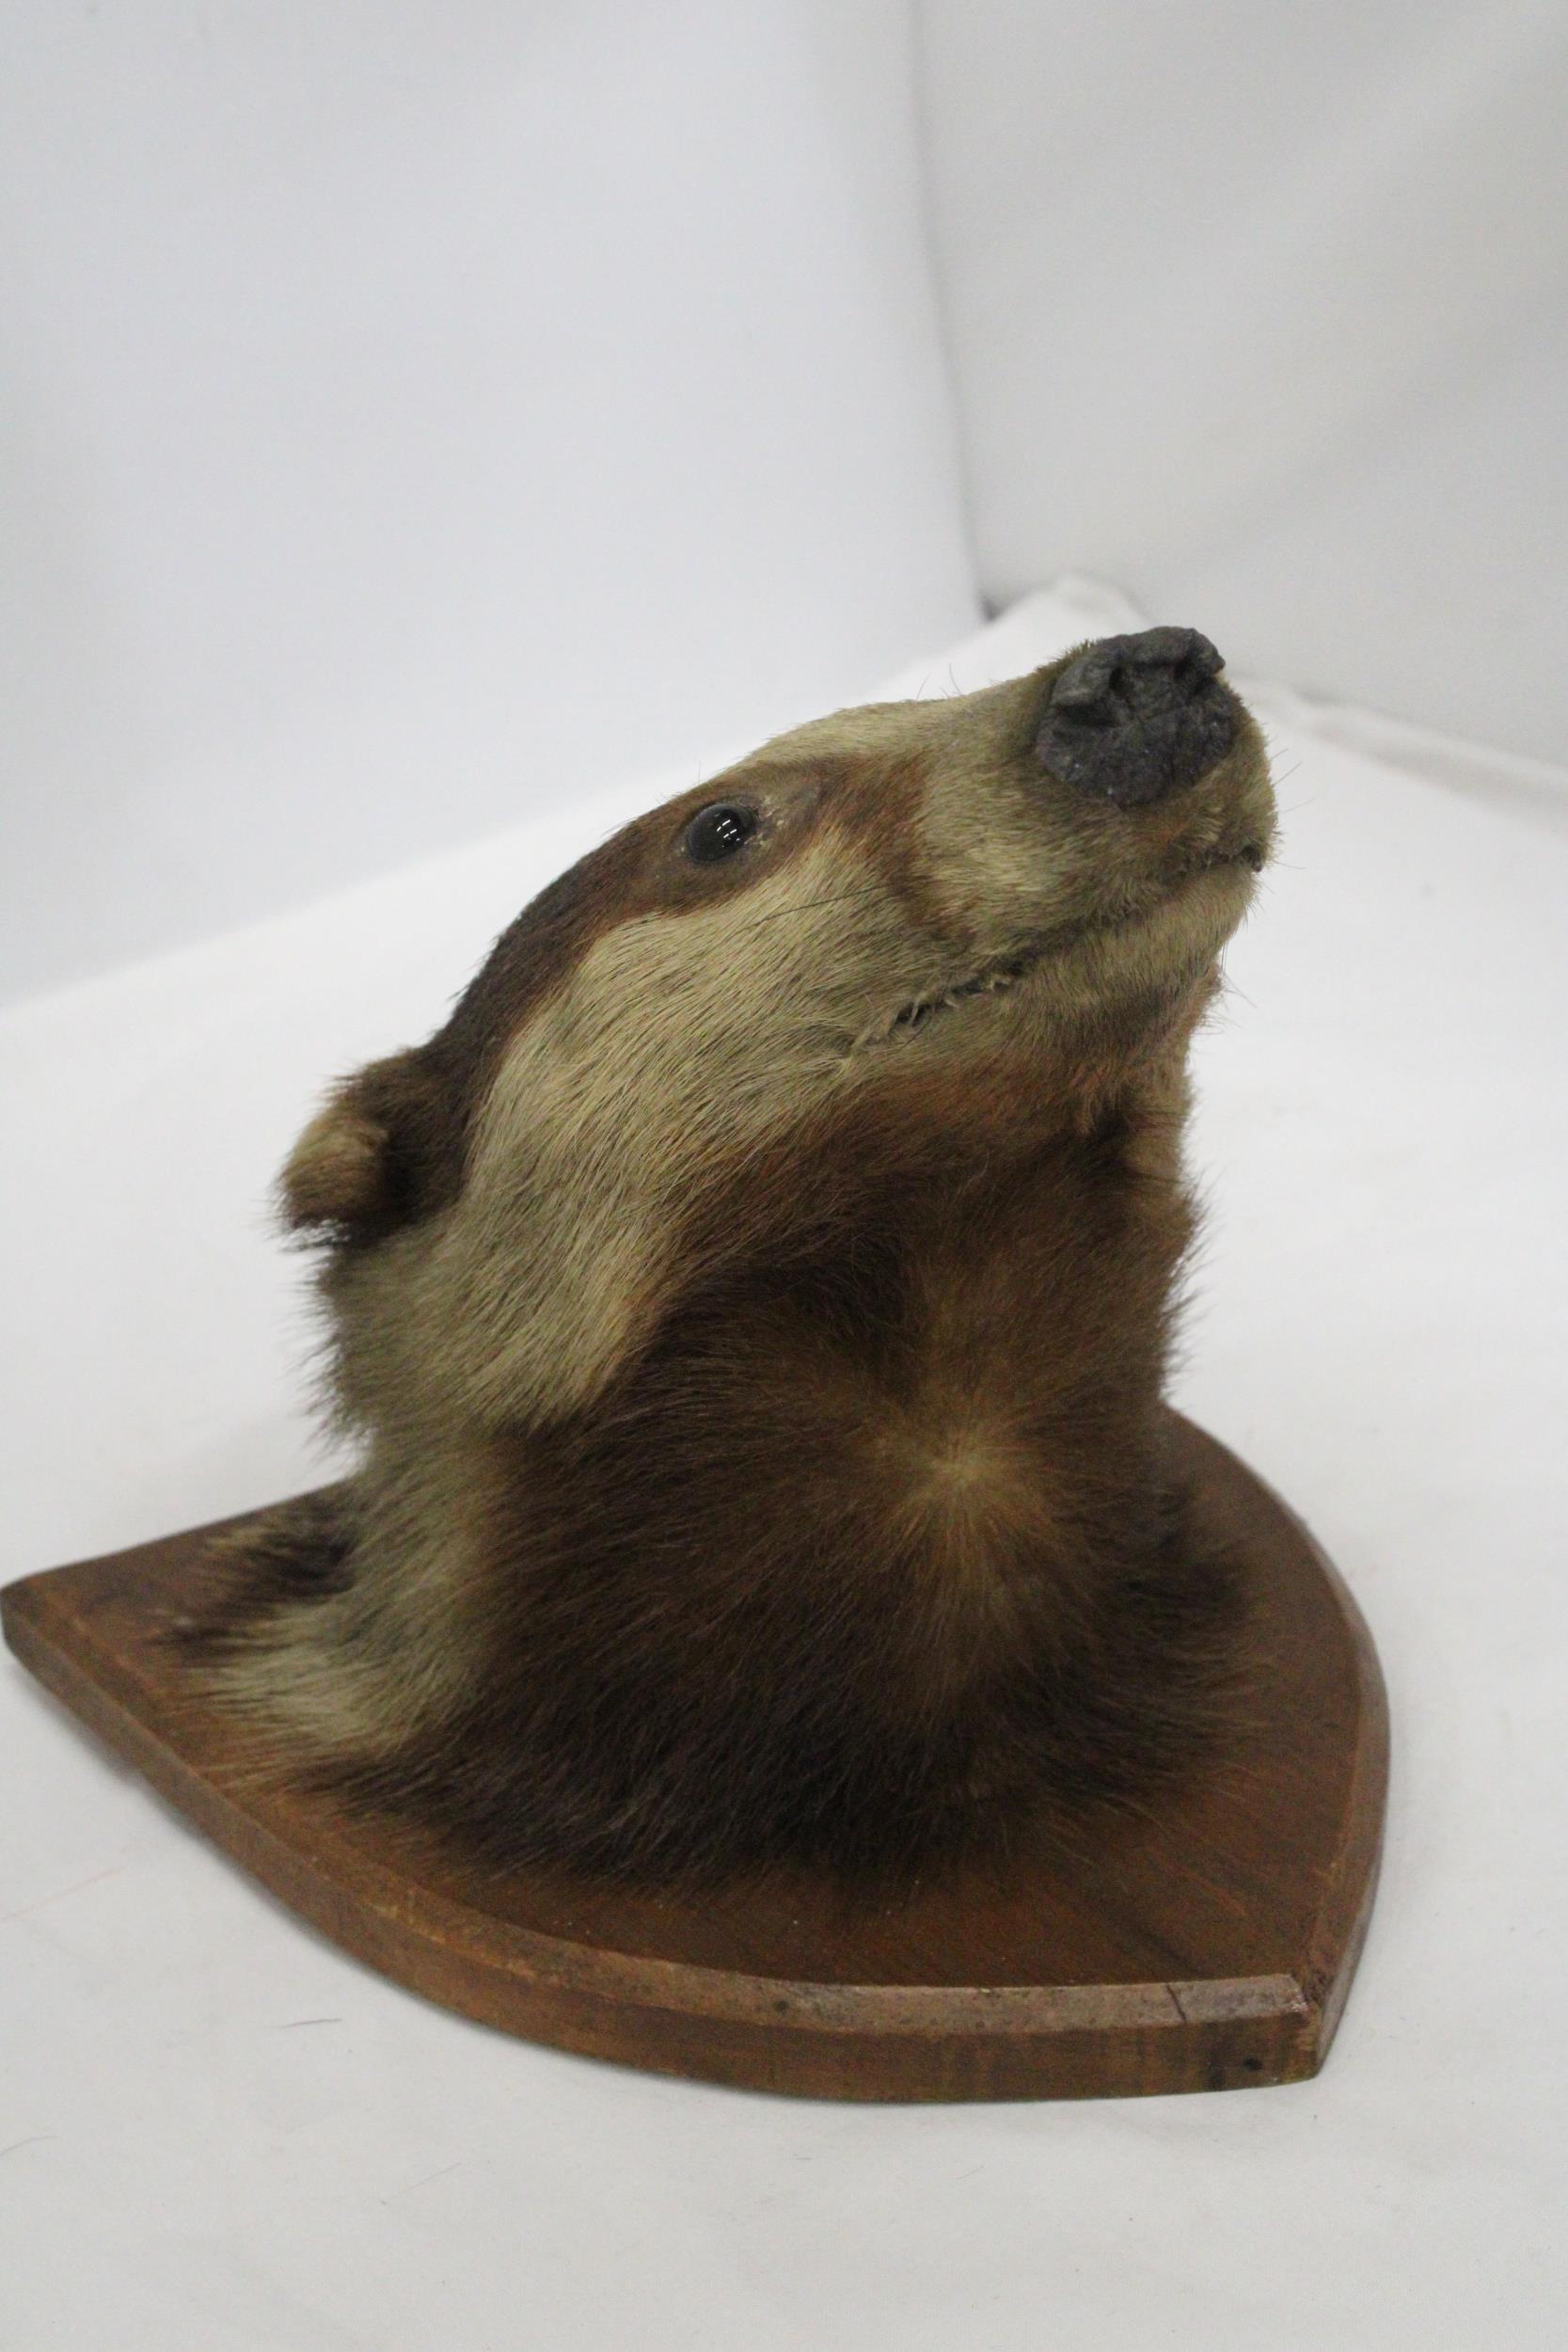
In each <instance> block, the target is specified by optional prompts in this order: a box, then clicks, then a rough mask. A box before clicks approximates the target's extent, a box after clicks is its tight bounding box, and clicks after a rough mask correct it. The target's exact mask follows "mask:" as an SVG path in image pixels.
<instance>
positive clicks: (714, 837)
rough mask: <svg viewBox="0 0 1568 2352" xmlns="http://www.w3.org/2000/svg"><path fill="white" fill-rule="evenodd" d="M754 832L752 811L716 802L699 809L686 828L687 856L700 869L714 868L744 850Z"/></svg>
mask: <svg viewBox="0 0 1568 2352" xmlns="http://www.w3.org/2000/svg"><path fill="white" fill-rule="evenodd" d="M756 829H757V820H756V815H755V812H754V811H753V810H752V809H749V808H741V807H740V806H739V805H738V804H737V803H736V802H734V801H715V802H714V803H713V805H712V807H711V808H700V809H699V810H698V811H697V814H696V816H695V817H693V818H692V819H691V822H690V823H689V825H688V827H687V829H686V836H685V837H686V854H687V856H688V857H689V858H694V859H695V860H696V863H697V864H698V865H699V866H716V865H717V864H718V862H719V860H720V859H721V857H734V855H735V853H736V850H743V849H744V848H745V846H746V844H747V842H748V841H750V839H751V837H752V834H754V833H755V831H756Z"/></svg>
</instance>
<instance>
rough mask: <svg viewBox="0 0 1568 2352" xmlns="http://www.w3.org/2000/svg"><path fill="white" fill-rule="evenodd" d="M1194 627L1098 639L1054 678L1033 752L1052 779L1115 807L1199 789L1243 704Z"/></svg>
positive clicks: (1230, 737)
mask: <svg viewBox="0 0 1568 2352" xmlns="http://www.w3.org/2000/svg"><path fill="white" fill-rule="evenodd" d="M1224 666H1225V665H1224V662H1223V660H1221V657H1220V656H1219V654H1218V653H1216V651H1215V650H1214V647H1213V646H1212V644H1210V642H1209V640H1208V638H1207V637H1205V636H1203V635H1202V634H1201V633H1200V632H1199V631H1198V630H1197V629H1196V628H1145V629H1140V630H1139V631H1138V632H1137V634H1136V635H1135V636H1131V637H1101V638H1100V639H1099V640H1097V642H1096V643H1095V644H1092V645H1087V646H1085V649H1084V651H1083V652H1082V653H1081V654H1079V655H1078V656H1077V657H1076V659H1075V660H1071V661H1069V663H1068V665H1067V667H1066V669H1065V670H1062V671H1060V672H1058V674H1057V675H1056V676H1055V678H1054V679H1053V681H1052V685H1051V691H1050V695H1049V698H1048V700H1047V703H1046V706H1045V712H1044V716H1043V717H1042V718H1041V720H1040V723H1039V731H1038V733H1037V736H1036V738H1035V754H1036V756H1037V759H1038V760H1039V762H1040V765H1041V766H1042V767H1043V768H1046V769H1048V770H1049V771H1050V772H1051V773H1052V774H1053V776H1058V777H1060V779H1061V781H1062V782H1063V783H1064V784H1066V785H1068V786H1069V787H1071V788H1072V789H1073V790H1075V791H1078V792H1082V793H1084V794H1085V795H1086V796H1087V797H1089V798H1091V799H1094V800H1100V801H1111V802H1114V803H1116V805H1117V807H1118V808H1142V807H1145V806H1147V805H1148V803H1151V802H1154V801H1163V800H1164V799H1165V797H1166V796H1167V794H1169V793H1172V792H1179V791H1180V790H1181V789H1182V787H1184V786H1186V785H1190V784H1196V782H1197V779H1198V778H1199V776H1202V775H1205V774H1206V773H1207V772H1208V771H1209V770H1210V769H1211V768H1212V767H1214V766H1215V765H1216V763H1217V762H1218V761H1220V760H1221V759H1223V758H1224V757H1225V755H1226V753H1227V751H1228V750H1229V749H1230V746H1231V744H1232V742H1233V741H1234V739H1235V735H1236V705H1235V703H1234V702H1233V701H1232V699H1231V696H1230V693H1229V691H1228V690H1227V688H1226V687H1225V686H1224V685H1222V683H1221V682H1220V675H1219V674H1220V671H1221V670H1222V669H1223V668H1224Z"/></svg>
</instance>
